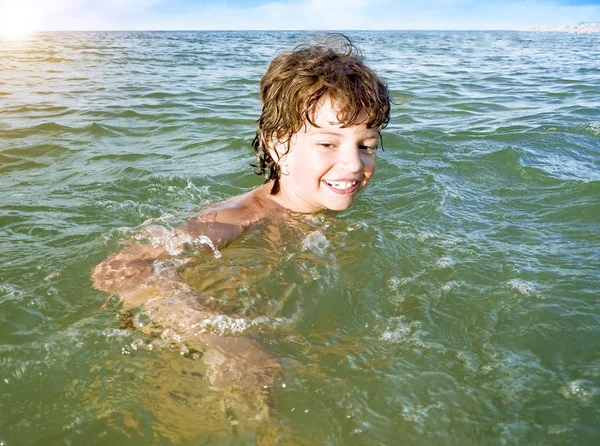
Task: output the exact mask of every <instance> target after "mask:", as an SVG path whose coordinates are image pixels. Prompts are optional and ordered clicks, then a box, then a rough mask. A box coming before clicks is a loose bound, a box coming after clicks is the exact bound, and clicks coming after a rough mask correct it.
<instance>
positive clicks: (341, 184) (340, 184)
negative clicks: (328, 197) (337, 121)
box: [325, 180, 358, 190]
mask: <svg viewBox="0 0 600 446" xmlns="http://www.w3.org/2000/svg"><path fill="white" fill-rule="evenodd" d="M325 182H326V183H327V184H329V185H330V186H331V187H333V188H335V189H341V190H344V189H350V188H351V187H354V186H356V183H358V181H327V180H325Z"/></svg>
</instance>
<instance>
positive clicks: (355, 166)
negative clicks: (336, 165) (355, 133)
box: [342, 148, 362, 173]
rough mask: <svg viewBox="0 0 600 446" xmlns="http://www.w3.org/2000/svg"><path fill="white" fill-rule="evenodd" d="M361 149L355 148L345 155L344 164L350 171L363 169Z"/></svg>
mask: <svg viewBox="0 0 600 446" xmlns="http://www.w3.org/2000/svg"><path fill="white" fill-rule="evenodd" d="M359 150H360V149H358V148H353V149H349V150H347V151H346V153H345V154H344V156H343V159H342V164H343V165H344V167H345V168H346V170H347V171H348V172H352V173H355V172H360V170H361V169H362V161H361V159H360V152H359Z"/></svg>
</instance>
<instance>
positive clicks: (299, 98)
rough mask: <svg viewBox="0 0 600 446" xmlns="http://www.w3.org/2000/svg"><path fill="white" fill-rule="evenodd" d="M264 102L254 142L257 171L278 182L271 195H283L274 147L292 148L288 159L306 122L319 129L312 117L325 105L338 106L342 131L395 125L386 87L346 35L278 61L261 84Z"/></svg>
mask: <svg viewBox="0 0 600 446" xmlns="http://www.w3.org/2000/svg"><path fill="white" fill-rule="evenodd" d="M259 96H260V100H261V102H262V106H263V107H262V113H261V115H260V118H259V119H258V121H257V124H258V126H257V130H256V136H255V137H254V140H253V141H252V147H253V148H254V151H255V154H256V157H257V158H258V163H256V164H253V165H252V166H253V167H254V170H255V172H256V173H257V174H258V175H264V176H265V178H266V181H265V182H268V181H271V180H275V183H274V185H273V188H272V189H271V194H276V193H277V192H278V190H279V182H278V181H277V180H278V179H279V176H280V174H281V172H280V170H279V165H278V164H277V160H274V159H273V157H272V156H271V153H269V147H268V144H269V142H271V141H279V142H281V143H285V144H287V150H286V153H287V151H289V149H290V145H289V143H290V139H291V138H292V136H293V135H294V134H295V133H297V132H299V131H300V130H302V128H303V127H304V126H305V125H306V123H307V122H309V123H310V124H312V125H314V126H315V127H318V126H316V125H315V123H314V122H313V120H312V115H313V113H314V109H315V107H316V106H317V105H318V104H320V101H321V100H322V99H324V98H330V99H331V100H332V101H334V102H335V104H336V106H337V108H338V110H339V111H338V119H339V121H340V122H341V123H342V125H343V126H351V125H354V124H363V123H364V124H366V126H367V127H369V128H376V129H382V128H384V127H385V126H386V125H387V123H388V122H389V119H390V103H391V100H390V96H389V91H388V88H387V86H386V85H385V83H384V82H383V81H382V80H381V79H380V78H379V77H378V76H377V75H376V74H375V73H374V72H373V71H372V70H371V69H370V68H369V67H367V66H366V65H365V64H364V62H363V57H362V54H361V52H360V50H359V49H358V48H356V47H355V46H354V45H353V44H352V42H350V40H349V39H348V38H347V37H346V36H344V35H342V34H331V35H328V36H327V38H326V39H325V40H324V41H322V42H318V43H316V44H302V45H299V46H297V47H296V48H295V49H294V50H292V51H290V52H285V53H282V54H280V55H278V56H277V57H275V59H273V61H272V62H271V64H270V65H269V68H268V69H267V71H266V72H265V74H264V75H263V77H262V79H261V81H260V89H259ZM359 119H360V121H359ZM283 155H284V154H281V156H283Z"/></svg>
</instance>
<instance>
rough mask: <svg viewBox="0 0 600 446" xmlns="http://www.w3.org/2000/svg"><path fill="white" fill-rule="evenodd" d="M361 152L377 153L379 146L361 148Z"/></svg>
mask: <svg viewBox="0 0 600 446" xmlns="http://www.w3.org/2000/svg"><path fill="white" fill-rule="evenodd" d="M359 149H360V150H364V151H365V152H367V153H375V152H377V146H359Z"/></svg>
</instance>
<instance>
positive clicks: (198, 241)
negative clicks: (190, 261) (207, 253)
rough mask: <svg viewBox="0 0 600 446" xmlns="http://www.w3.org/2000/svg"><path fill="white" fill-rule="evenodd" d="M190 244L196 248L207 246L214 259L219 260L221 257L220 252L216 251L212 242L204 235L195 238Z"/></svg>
mask: <svg viewBox="0 0 600 446" xmlns="http://www.w3.org/2000/svg"><path fill="white" fill-rule="evenodd" d="M192 243H193V244H194V245H195V246H198V247H200V246H208V247H209V248H210V249H211V250H212V252H213V254H214V256H215V258H216V259H220V258H221V256H222V254H221V251H219V250H218V249H217V247H216V246H215V244H214V243H213V241H212V240H211V239H210V237H207V236H206V235H201V236H199V237H196V238H195V239H194V240H193V242H192Z"/></svg>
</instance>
